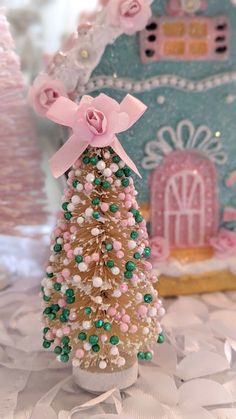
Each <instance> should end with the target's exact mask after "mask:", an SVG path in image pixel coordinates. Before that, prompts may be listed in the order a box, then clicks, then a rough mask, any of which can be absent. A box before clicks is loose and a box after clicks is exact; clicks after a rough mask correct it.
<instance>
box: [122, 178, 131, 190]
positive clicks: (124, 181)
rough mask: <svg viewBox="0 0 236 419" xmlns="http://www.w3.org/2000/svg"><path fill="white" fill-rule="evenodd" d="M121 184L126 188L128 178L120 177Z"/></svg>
mask: <svg viewBox="0 0 236 419" xmlns="http://www.w3.org/2000/svg"><path fill="white" fill-rule="evenodd" d="M121 185H122V186H124V187H125V188H127V186H129V179H122V181H121Z"/></svg>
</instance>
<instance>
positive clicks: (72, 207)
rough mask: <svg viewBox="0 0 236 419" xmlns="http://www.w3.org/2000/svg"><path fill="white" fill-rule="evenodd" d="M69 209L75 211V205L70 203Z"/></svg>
mask: <svg viewBox="0 0 236 419" xmlns="http://www.w3.org/2000/svg"><path fill="white" fill-rule="evenodd" d="M67 209H68V211H74V209H75V207H74V205H73V204H68V206H67Z"/></svg>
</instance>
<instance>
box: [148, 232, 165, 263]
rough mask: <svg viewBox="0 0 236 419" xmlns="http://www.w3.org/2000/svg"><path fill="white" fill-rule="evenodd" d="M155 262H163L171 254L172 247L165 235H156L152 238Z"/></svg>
mask: <svg viewBox="0 0 236 419" xmlns="http://www.w3.org/2000/svg"><path fill="white" fill-rule="evenodd" d="M150 246H151V251H152V253H151V256H152V261H153V262H163V261H165V260H167V259H168V257H169V256H170V248H169V245H168V242H167V240H166V239H165V238H164V237H161V236H156V237H152V238H151V239H150Z"/></svg>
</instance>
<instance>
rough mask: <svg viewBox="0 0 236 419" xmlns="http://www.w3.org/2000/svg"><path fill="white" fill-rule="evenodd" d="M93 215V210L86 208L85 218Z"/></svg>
mask: <svg viewBox="0 0 236 419" xmlns="http://www.w3.org/2000/svg"><path fill="white" fill-rule="evenodd" d="M92 213H93V208H86V210H85V216H86V217H91V216H92Z"/></svg>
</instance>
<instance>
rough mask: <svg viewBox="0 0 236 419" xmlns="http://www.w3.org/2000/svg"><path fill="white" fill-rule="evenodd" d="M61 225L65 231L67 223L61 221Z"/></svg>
mask: <svg viewBox="0 0 236 419" xmlns="http://www.w3.org/2000/svg"><path fill="white" fill-rule="evenodd" d="M60 227H61V229H62V230H63V231H65V230H66V229H67V225H66V224H65V223H61V224H60Z"/></svg>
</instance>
